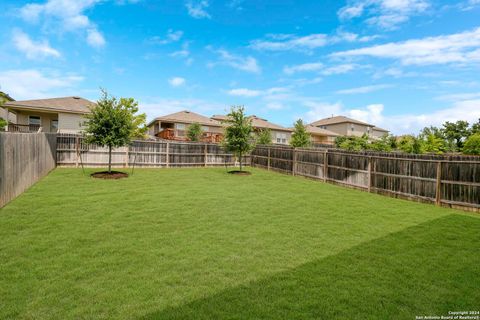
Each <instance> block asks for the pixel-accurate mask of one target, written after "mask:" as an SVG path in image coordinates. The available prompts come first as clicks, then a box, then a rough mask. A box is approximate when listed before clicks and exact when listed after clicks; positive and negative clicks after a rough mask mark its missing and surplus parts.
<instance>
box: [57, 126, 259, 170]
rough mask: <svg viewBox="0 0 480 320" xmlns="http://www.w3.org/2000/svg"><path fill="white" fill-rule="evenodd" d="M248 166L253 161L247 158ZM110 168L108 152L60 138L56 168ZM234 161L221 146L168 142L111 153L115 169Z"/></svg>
mask: <svg viewBox="0 0 480 320" xmlns="http://www.w3.org/2000/svg"><path fill="white" fill-rule="evenodd" d="M243 160H244V162H245V164H249V161H250V157H249V156H246V157H245V158H244V159H243ZM107 164H108V149H107V148H104V147H100V146H98V145H95V144H87V143H86V142H85V140H84V138H83V137H82V136H81V135H75V134H58V137H57V165H58V166H60V167H79V166H81V165H83V166H85V167H102V166H103V167H104V166H106V165H107ZM234 164H235V157H234V156H233V155H232V154H230V153H226V152H225V151H224V150H223V148H222V147H221V146H219V145H218V144H209V143H195V142H178V141H174V142H172V141H165V140H152V141H150V140H135V141H133V142H132V143H131V144H130V146H128V147H122V148H116V149H113V151H112V166H114V167H117V168H118V167H121V168H128V167H131V166H135V167H144V168H145V167H148V168H162V167H166V168H168V167H207V166H223V165H234Z"/></svg>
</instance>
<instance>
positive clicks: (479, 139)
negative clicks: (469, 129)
mask: <svg viewBox="0 0 480 320" xmlns="http://www.w3.org/2000/svg"><path fill="white" fill-rule="evenodd" d="M462 152H463V153H464V154H471V155H480V133H475V134H472V135H471V136H470V137H468V139H467V140H466V141H465V144H464V145H463V150H462Z"/></svg>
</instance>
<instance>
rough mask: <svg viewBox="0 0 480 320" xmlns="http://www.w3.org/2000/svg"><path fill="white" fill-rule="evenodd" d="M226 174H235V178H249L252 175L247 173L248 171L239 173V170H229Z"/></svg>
mask: <svg viewBox="0 0 480 320" xmlns="http://www.w3.org/2000/svg"><path fill="white" fill-rule="evenodd" d="M228 173H230V174H235V175H237V176H249V175H251V174H252V173H251V172H249V171H243V170H242V171H240V170H231V171H228Z"/></svg>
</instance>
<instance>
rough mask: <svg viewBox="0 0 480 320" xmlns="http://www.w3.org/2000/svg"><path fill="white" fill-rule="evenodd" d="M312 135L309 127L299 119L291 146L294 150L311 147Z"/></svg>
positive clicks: (295, 125)
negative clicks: (308, 130)
mask: <svg viewBox="0 0 480 320" xmlns="http://www.w3.org/2000/svg"><path fill="white" fill-rule="evenodd" d="M310 138H311V137H310V134H309V133H308V132H307V127H305V125H304V124H303V121H302V119H298V120H297V121H296V122H295V124H294V129H293V133H292V138H291V139H290V145H291V146H292V147H294V148H305V147H308V146H309V145H310Z"/></svg>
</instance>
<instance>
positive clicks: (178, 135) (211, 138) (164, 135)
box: [156, 128, 223, 143]
mask: <svg viewBox="0 0 480 320" xmlns="http://www.w3.org/2000/svg"><path fill="white" fill-rule="evenodd" d="M156 136H157V137H159V138H161V139H165V140H176V141H188V138H187V131H185V130H178V129H170V128H166V129H163V130H162V131H160V132H158V133H157V134H156ZM222 137H223V135H222V134H221V133H218V132H210V131H205V132H203V134H202V138H201V142H207V143H219V142H220V141H221V140H222Z"/></svg>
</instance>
